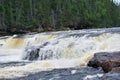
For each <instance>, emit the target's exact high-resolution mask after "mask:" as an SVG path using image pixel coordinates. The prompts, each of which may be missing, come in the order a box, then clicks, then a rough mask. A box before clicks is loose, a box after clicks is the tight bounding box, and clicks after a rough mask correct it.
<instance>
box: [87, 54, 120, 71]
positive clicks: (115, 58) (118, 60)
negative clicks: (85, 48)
mask: <svg viewBox="0 0 120 80" xmlns="http://www.w3.org/2000/svg"><path fill="white" fill-rule="evenodd" d="M88 66H91V67H94V68H98V67H102V69H103V70H104V72H109V71H111V70H112V69H113V68H116V67H120V52H99V53H95V55H94V57H93V58H92V59H91V60H90V61H89V62H88Z"/></svg>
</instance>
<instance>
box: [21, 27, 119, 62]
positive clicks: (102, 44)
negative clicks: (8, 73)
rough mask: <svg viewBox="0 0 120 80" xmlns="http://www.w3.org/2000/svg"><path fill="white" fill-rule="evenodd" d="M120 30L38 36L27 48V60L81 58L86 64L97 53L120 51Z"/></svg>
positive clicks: (25, 56)
mask: <svg viewBox="0 0 120 80" xmlns="http://www.w3.org/2000/svg"><path fill="white" fill-rule="evenodd" d="M119 39H120V34H119V30H118V29H107V30H106V29H103V30H96V31H94V30H91V31H68V32H53V33H42V34H37V35H35V36H34V37H33V40H32V41H31V42H29V44H28V46H27V47H26V48H25V50H24V51H25V52H24V55H23V59H25V60H54V59H62V58H63V59H76V58H80V59H82V60H83V61H85V63H87V62H88V61H89V59H91V58H92V55H93V54H94V53H95V52H104V51H109V52H110V51H119V49H120V45H119V44H120V41H119Z"/></svg>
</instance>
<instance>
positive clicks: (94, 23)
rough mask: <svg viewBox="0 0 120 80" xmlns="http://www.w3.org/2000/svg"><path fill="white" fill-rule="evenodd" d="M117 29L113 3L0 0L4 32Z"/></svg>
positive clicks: (118, 9)
mask: <svg viewBox="0 0 120 80" xmlns="http://www.w3.org/2000/svg"><path fill="white" fill-rule="evenodd" d="M118 26H120V5H119V4H115V3H114V1H113V0H0V30H1V31H4V32H7V33H8V32H11V33H12V32H17V31H18V32H33V31H36V32H42V31H53V30H68V29H88V28H100V27H118Z"/></svg>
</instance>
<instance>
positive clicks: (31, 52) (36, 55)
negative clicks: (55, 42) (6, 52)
mask: <svg viewBox="0 0 120 80" xmlns="http://www.w3.org/2000/svg"><path fill="white" fill-rule="evenodd" d="M48 44H49V42H45V43H43V44H41V45H40V46H31V47H27V48H26V49H25V50H24V51H25V53H24V55H23V58H22V59H23V60H31V61H32V60H47V59H51V58H52V57H53V52H52V51H51V50H49V49H48V50H46V53H43V52H42V51H41V49H42V48H44V47H45V46H47V45H48Z"/></svg>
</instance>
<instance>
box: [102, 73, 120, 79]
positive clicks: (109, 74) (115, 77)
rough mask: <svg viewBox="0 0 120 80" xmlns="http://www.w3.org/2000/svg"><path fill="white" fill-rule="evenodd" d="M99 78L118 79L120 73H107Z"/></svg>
mask: <svg viewBox="0 0 120 80" xmlns="http://www.w3.org/2000/svg"><path fill="white" fill-rule="evenodd" d="M100 80H120V73H107V74H105V75H104V76H103V77H102V78H101V79H100Z"/></svg>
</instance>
